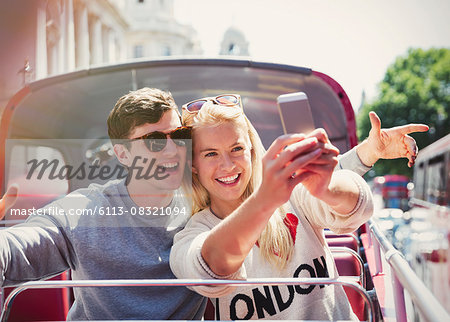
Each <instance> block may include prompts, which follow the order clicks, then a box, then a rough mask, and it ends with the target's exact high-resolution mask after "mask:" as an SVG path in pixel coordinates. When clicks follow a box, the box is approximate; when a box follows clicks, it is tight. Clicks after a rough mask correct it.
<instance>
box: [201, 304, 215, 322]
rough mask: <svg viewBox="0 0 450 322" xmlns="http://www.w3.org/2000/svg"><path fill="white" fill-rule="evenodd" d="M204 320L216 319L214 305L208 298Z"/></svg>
mask: <svg viewBox="0 0 450 322" xmlns="http://www.w3.org/2000/svg"><path fill="white" fill-rule="evenodd" d="M203 320H205V321H214V320H215V312H214V305H213V304H212V302H211V300H210V299H208V302H207V303H206V309H205V313H204V314H203Z"/></svg>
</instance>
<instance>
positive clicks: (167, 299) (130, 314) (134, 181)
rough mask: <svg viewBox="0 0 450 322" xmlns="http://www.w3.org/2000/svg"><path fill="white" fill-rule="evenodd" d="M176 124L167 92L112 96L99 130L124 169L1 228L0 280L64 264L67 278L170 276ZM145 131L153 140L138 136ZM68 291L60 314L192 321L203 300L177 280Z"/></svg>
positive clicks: (179, 168) (178, 158)
mask: <svg viewBox="0 0 450 322" xmlns="http://www.w3.org/2000/svg"><path fill="white" fill-rule="evenodd" d="M180 126H181V121H180V116H179V112H178V109H177V106H176V104H175V101H174V100H173V98H172V96H171V95H170V94H169V93H166V92H163V91H161V90H157V89H149V88H143V89H140V90H137V91H134V92H130V93H129V94H127V95H125V96H123V97H121V98H120V99H119V100H118V102H117V103H116V105H115V107H114V109H113V110H112V111H111V113H110V115H109V117H108V133H109V136H110V138H111V139H112V141H113V144H114V152H115V153H116V156H117V158H118V160H119V161H120V162H121V163H122V164H123V165H125V166H126V167H127V168H128V172H129V173H131V175H130V176H129V177H128V178H126V179H122V180H113V181H110V182H108V183H107V184H105V185H102V186H101V185H97V184H91V185H90V186H89V187H88V188H86V189H79V190H76V191H74V192H72V193H70V194H69V195H67V196H66V197H64V198H62V199H60V200H58V201H56V202H54V203H52V204H50V205H49V206H47V207H46V208H47V209H48V211H47V212H46V213H45V214H43V215H39V216H35V215H32V216H31V217H30V218H29V219H28V221H27V222H26V223H24V224H21V225H16V226H14V227H12V228H9V229H6V230H2V231H1V232H0V285H2V286H11V285H15V284H18V283H20V282H24V281H30V280H38V279H43V278H48V277H51V276H54V275H57V274H59V273H61V272H63V271H65V270H68V269H71V274H72V279H74V280H87V279H92V280H96V279H174V278H175V276H174V275H173V274H172V272H171V270H170V268H169V264H168V262H169V251H170V248H171V246H172V239H173V235H174V234H175V233H176V232H177V231H179V230H180V229H181V228H182V227H183V223H181V224H177V223H176V222H175V223H174V222H173V221H172V219H173V218H180V216H181V215H182V214H186V216H188V215H189V214H190V209H188V204H189V203H187V202H186V201H185V200H184V199H183V198H182V197H183V196H182V193H181V191H179V190H178V188H179V187H180V184H181V180H182V177H183V173H184V166H185V163H186V150H187V146H186V145H185V144H186V141H185V140H182V139H183V138H186V136H185V134H186V133H184V132H181V133H180V132H179V131H183V129H178V132H174V131H175V130H177V128H179V127H180ZM155 132H157V133H156V134H155ZM148 134H151V135H150V137H154V136H155V135H157V137H161V138H162V139H160V140H150V139H144V138H143V136H144V135H148ZM161 135H162V136H161ZM151 164H153V165H152V171H151V174H150V175H149V176H147V177H146V178H145V177H144V178H142V176H143V175H142V173H141V174H139V173H138V172H137V170H138V169H139V168H143V169H144V170H146V169H147V168H148V167H150V165H151ZM150 177H151V178H150ZM127 180H128V181H129V182H128V183H127V184H126V181H127ZM19 189H20V188H19ZM52 207H53V208H52ZM55 207H56V208H58V209H62V210H61V211H59V210H58V211H55ZM149 212H151V213H149ZM55 213H57V214H55ZM73 213H78V214H83V215H78V216H76V215H75V216H74V215H72V214H73ZM93 213H94V214H93ZM108 213H109V214H115V215H114V216H106V214H108ZM175 213H178V214H179V215H178V216H177V217H175V216H174V214H175ZM84 214H89V215H84ZM92 214H93V215H92ZM170 214H172V215H170ZM74 294H75V303H74V304H73V306H72V308H71V309H70V312H69V316H68V319H69V320H86V319H88V320H110V319H113V320H119V319H161V320H162V319H201V318H202V316H203V311H204V307H205V304H206V302H205V300H204V299H203V297H201V296H199V295H197V294H196V293H194V292H191V291H190V290H188V289H187V288H185V287H97V288H74Z"/></svg>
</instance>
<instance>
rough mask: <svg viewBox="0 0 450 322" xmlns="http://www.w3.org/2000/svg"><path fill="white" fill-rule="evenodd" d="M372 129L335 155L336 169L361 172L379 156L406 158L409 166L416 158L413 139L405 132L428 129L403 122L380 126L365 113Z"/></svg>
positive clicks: (373, 117)
mask: <svg viewBox="0 0 450 322" xmlns="http://www.w3.org/2000/svg"><path fill="white" fill-rule="evenodd" d="M369 117H370V123H371V124H372V128H371V130H370V132H369V137H368V138H367V139H365V140H364V141H363V142H361V143H360V144H359V145H357V146H356V147H355V148H353V149H352V150H350V151H348V152H346V153H345V154H343V155H342V156H340V158H339V164H338V166H337V168H338V169H349V170H353V171H355V172H357V173H358V174H360V175H364V174H365V173H366V172H367V171H369V170H370V168H371V167H372V166H373V165H374V164H375V163H376V162H377V161H378V160H379V159H398V158H407V159H408V166H409V167H412V166H413V165H414V161H415V159H416V157H417V153H418V148H417V144H416V141H415V140H414V139H413V138H412V137H410V136H409V135H408V134H410V133H413V132H425V131H428V126H427V125H424V124H407V125H403V126H396V127H393V128H388V129H382V128H381V120H380V118H379V117H378V115H377V114H376V113H375V112H370V113H369Z"/></svg>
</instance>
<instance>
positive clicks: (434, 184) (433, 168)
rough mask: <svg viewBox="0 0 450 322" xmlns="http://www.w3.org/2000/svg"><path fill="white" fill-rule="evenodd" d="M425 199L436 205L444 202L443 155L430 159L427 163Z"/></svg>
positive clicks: (444, 175) (444, 177)
mask: <svg viewBox="0 0 450 322" xmlns="http://www.w3.org/2000/svg"><path fill="white" fill-rule="evenodd" d="M427 177H428V178H427V187H426V201H429V202H431V203H434V204H437V205H444V204H445V179H446V173H445V163H444V155H442V154H441V155H438V156H437V157H434V158H432V159H430V161H429V163H428V173H427Z"/></svg>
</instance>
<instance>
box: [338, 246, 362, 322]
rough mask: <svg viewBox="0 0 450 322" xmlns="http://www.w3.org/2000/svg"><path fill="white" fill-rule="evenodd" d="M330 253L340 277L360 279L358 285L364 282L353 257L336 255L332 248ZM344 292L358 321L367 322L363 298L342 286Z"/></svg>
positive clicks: (343, 254) (358, 264) (358, 265)
mask: <svg viewBox="0 0 450 322" xmlns="http://www.w3.org/2000/svg"><path fill="white" fill-rule="evenodd" d="M331 252H332V253H333V257H334V261H335V263H336V267H337V270H338V273H339V275H340V276H358V277H360V278H361V279H360V282H359V284H361V281H364V271H361V264H360V263H359V262H358V261H359V260H358V259H357V258H356V257H355V256H354V255H352V254H350V253H345V252H339V253H336V252H333V248H331ZM363 283H364V282H363ZM363 287H364V285H363ZM344 291H345V293H346V294H347V297H348V300H349V301H350V305H351V307H352V309H353V312H354V313H355V314H356V316H357V317H358V319H359V320H360V321H363V320H367V317H366V312H365V311H366V310H365V302H364V299H363V297H362V296H361V295H360V294H359V293H358V292H356V291H355V290H353V289H351V288H349V287H346V286H344Z"/></svg>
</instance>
